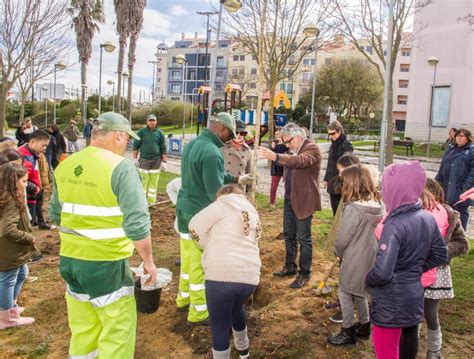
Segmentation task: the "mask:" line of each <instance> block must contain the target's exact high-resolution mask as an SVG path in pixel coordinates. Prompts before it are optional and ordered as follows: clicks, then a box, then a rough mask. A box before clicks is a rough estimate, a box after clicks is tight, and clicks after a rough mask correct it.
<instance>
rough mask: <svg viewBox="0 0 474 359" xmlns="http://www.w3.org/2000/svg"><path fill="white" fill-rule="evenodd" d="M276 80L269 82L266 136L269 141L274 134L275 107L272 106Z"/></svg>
mask: <svg viewBox="0 0 474 359" xmlns="http://www.w3.org/2000/svg"><path fill="white" fill-rule="evenodd" d="M276 85H277V84H276V82H271V83H270V96H269V97H270V107H269V108H268V136H269V138H270V141H273V138H274V136H275V131H274V130H275V121H274V120H273V119H274V114H275V107H273V102H274V101H275V90H276Z"/></svg>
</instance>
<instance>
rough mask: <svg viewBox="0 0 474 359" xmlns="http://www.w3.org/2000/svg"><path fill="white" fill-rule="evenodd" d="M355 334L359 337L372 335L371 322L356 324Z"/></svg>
mask: <svg viewBox="0 0 474 359" xmlns="http://www.w3.org/2000/svg"><path fill="white" fill-rule="evenodd" d="M355 327H356V328H355V336H356V337H358V338H368V337H370V322H367V323H364V324H360V323H357V324H356V325H355Z"/></svg>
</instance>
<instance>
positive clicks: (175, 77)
mask: <svg viewBox="0 0 474 359" xmlns="http://www.w3.org/2000/svg"><path fill="white" fill-rule="evenodd" d="M171 81H181V71H171Z"/></svg>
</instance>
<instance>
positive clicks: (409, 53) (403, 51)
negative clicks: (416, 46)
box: [402, 49, 411, 56]
mask: <svg viewBox="0 0 474 359" xmlns="http://www.w3.org/2000/svg"><path fill="white" fill-rule="evenodd" d="M402 56H411V50H410V49H402Z"/></svg>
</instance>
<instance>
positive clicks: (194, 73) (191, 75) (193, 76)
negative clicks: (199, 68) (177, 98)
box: [188, 70, 196, 80]
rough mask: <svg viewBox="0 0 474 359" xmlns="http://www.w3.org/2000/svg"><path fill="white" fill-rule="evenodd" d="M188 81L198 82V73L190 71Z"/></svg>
mask: <svg viewBox="0 0 474 359" xmlns="http://www.w3.org/2000/svg"><path fill="white" fill-rule="evenodd" d="M188 80H196V71H195V70H190V71H189V72H188Z"/></svg>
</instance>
